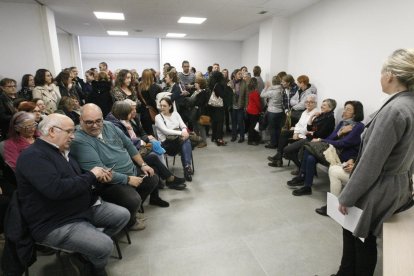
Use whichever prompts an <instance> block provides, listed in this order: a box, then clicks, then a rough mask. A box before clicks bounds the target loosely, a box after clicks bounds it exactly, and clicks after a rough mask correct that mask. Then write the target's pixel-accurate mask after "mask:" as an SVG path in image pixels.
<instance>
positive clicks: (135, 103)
mask: <svg viewBox="0 0 414 276" xmlns="http://www.w3.org/2000/svg"><path fill="white" fill-rule="evenodd" d="M123 102H126V103H128V104H129V105H131V106H132V105H135V106H136V105H137V102H135V101H133V100H131V99H125V100H123Z"/></svg>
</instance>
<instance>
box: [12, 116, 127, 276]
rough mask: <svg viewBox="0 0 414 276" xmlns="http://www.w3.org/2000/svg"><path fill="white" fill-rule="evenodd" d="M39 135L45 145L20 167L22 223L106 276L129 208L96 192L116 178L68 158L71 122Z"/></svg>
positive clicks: (48, 126) (57, 121)
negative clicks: (81, 258)
mask: <svg viewBox="0 0 414 276" xmlns="http://www.w3.org/2000/svg"><path fill="white" fill-rule="evenodd" d="M39 130H40V131H41V137H40V139H37V140H36V141H35V142H34V143H33V145H31V146H30V147H29V148H27V149H26V150H25V151H23V152H22V153H21V155H20V157H19V159H18V161H17V167H16V178H17V183H18V185H17V186H18V199H19V202H20V205H21V207H20V209H21V211H20V212H21V214H22V217H23V218H24V220H25V222H27V225H28V228H29V230H30V234H31V236H32V237H33V239H34V240H35V241H36V242H40V243H42V244H45V245H48V246H52V247H56V248H61V249H65V250H69V251H74V252H78V253H80V254H81V255H82V256H83V257H84V258H85V259H86V260H87V261H88V262H90V263H91V264H92V268H93V272H92V275H107V274H106V272H105V266H106V264H107V263H108V260H109V257H110V256H111V253H112V249H113V241H112V239H111V237H112V236H114V235H115V234H117V233H118V232H119V231H120V230H121V229H123V228H124V227H125V225H126V224H127V222H128V220H129V213H128V211H127V210H126V209H125V208H123V207H120V206H117V205H115V204H111V203H108V202H105V201H103V200H101V199H100V198H99V197H98V196H97V195H96V192H95V191H96V186H97V185H98V184H99V183H100V184H102V185H108V184H107V183H108V182H110V181H111V180H112V176H113V175H112V172H111V171H110V170H108V169H106V168H104V167H102V166H100V167H99V166H94V167H92V168H91V169H89V170H85V172H83V173H82V171H81V169H80V167H79V165H78V163H77V162H76V161H75V160H74V159H73V158H72V157H71V155H70V154H69V147H70V144H71V142H72V141H73V139H74V138H75V135H74V132H75V126H74V124H73V121H72V120H71V119H70V118H69V117H67V116H65V115H61V114H51V115H49V116H48V117H46V118H45V119H44V120H43V121H42V122H41V123H40V124H39ZM9 223H12V222H9ZM98 228H100V229H98ZM101 229H103V230H101ZM6 275H9V274H7V273H6Z"/></svg>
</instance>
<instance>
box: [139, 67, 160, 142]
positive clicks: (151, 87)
mask: <svg viewBox="0 0 414 276" xmlns="http://www.w3.org/2000/svg"><path fill="white" fill-rule="evenodd" d="M159 92H161V87H160V86H158V85H157V84H156V83H155V76H154V74H153V72H152V71H151V70H150V69H145V70H144V71H142V77H141V82H140V83H139V85H138V98H139V100H140V101H141V102H142V105H141V107H140V109H139V113H140V114H141V123H142V126H143V128H144V130H145V132H146V133H148V134H151V135H152V134H153V130H152V124H153V123H154V122H155V116H156V115H157V114H158V109H157V104H156V101H155V100H156V98H157V94H158V93H159Z"/></svg>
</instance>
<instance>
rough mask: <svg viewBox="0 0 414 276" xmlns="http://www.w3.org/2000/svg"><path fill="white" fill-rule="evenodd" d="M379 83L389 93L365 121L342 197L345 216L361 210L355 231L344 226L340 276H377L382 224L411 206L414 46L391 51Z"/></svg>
mask: <svg viewBox="0 0 414 276" xmlns="http://www.w3.org/2000/svg"><path fill="white" fill-rule="evenodd" d="M380 82H381V87H382V91H383V92H384V93H385V94H387V95H389V96H390V97H389V99H388V100H387V101H386V102H385V103H384V104H383V105H382V107H381V108H380V109H379V110H378V112H377V113H376V114H375V115H374V117H373V119H372V120H371V121H370V122H369V123H368V124H367V125H366V128H365V132H364V135H363V141H362V143H361V150H360V152H359V155H358V158H357V160H356V165H355V168H354V170H353V172H352V174H351V178H350V179H349V181H348V183H347V184H346V186H345V188H344V190H343V191H342V193H341V195H340V196H339V204H340V205H339V211H340V212H341V213H342V214H344V215H346V214H347V213H348V207H352V206H357V207H359V208H361V209H362V210H363V212H362V215H361V218H360V220H359V222H358V224H357V226H356V228H355V230H354V231H353V233H352V232H350V231H348V230H346V229H343V253H342V260H341V266H340V268H339V271H338V272H337V274H336V275H337V276H343V275H373V274H374V270H375V266H376V263H377V243H376V237H377V236H378V235H380V234H381V231H382V224H383V222H384V221H386V220H387V219H389V218H390V217H391V216H392V215H393V214H395V213H398V212H401V211H403V210H406V209H408V208H410V207H411V206H412V205H413V195H412V193H413V188H412V183H413V182H412V175H413V170H414V143H413V141H412V137H414V108H413V106H414V49H400V50H397V51H395V52H394V53H392V55H391V56H390V57H389V58H388V59H387V60H386V61H385V63H384V65H383V67H382V71H381V81H380ZM359 238H364V239H365V241H364V242H362V241H361V240H360V239H359Z"/></svg>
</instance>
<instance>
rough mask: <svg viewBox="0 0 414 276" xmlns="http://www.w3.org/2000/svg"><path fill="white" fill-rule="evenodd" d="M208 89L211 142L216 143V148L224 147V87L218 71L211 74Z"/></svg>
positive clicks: (221, 75) (221, 76)
mask: <svg viewBox="0 0 414 276" xmlns="http://www.w3.org/2000/svg"><path fill="white" fill-rule="evenodd" d="M209 89H210V91H211V96H210V99H209V100H208V108H209V110H210V115H211V130H212V135H211V140H212V141H213V142H216V143H217V146H225V145H226V144H227V143H226V142H225V141H224V140H223V124H224V101H223V98H224V85H223V74H222V73H221V72H219V71H214V72H213V73H211V76H210V79H209Z"/></svg>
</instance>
